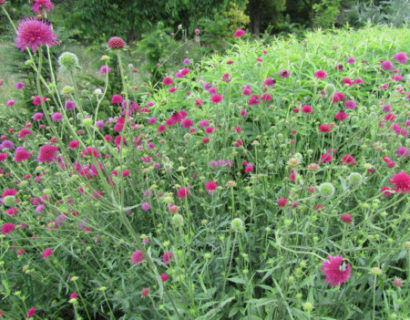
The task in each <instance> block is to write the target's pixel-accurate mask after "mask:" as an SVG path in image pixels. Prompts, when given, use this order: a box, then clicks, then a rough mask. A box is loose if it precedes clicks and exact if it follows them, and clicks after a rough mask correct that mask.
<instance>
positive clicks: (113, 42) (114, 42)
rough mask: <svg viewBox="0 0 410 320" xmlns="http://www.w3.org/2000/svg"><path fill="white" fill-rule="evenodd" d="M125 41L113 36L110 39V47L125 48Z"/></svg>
mask: <svg viewBox="0 0 410 320" xmlns="http://www.w3.org/2000/svg"><path fill="white" fill-rule="evenodd" d="M124 46H125V41H124V40H122V38H120V37H111V38H110V39H109V40H108V47H109V48H111V49H121V48H124Z"/></svg>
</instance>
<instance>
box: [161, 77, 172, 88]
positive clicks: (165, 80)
mask: <svg viewBox="0 0 410 320" xmlns="http://www.w3.org/2000/svg"><path fill="white" fill-rule="evenodd" d="M162 83H163V84H164V85H166V86H169V85H171V84H173V83H174V80H172V78H171V77H165V78H164V80H162Z"/></svg>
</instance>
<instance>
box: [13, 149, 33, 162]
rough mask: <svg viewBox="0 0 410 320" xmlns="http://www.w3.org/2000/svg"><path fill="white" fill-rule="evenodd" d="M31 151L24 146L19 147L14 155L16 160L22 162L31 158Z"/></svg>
mask: <svg viewBox="0 0 410 320" xmlns="http://www.w3.org/2000/svg"><path fill="white" fill-rule="evenodd" d="M30 157H31V153H30V152H28V151H27V150H26V149H25V148H24V147H17V148H16V153H15V155H14V160H15V161H17V162H21V161H24V160H27V159H30Z"/></svg>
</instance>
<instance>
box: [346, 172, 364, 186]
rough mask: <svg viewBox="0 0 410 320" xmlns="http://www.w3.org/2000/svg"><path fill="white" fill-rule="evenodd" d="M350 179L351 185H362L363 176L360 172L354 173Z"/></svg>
mask: <svg viewBox="0 0 410 320" xmlns="http://www.w3.org/2000/svg"><path fill="white" fill-rule="evenodd" d="M348 179H349V183H350V184H351V185H354V186H358V185H359V184H361V183H362V175H361V174H360V173H358V172H352V173H351V174H350V176H349V178H348Z"/></svg>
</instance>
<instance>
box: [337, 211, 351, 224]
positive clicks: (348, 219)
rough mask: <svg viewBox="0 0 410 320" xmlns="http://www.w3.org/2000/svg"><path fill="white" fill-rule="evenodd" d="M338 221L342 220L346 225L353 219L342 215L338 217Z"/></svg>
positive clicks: (349, 215)
mask: <svg viewBox="0 0 410 320" xmlns="http://www.w3.org/2000/svg"><path fill="white" fill-rule="evenodd" d="M340 220H342V221H343V222H346V223H352V221H353V217H352V215H351V214H349V213H344V214H342V215H341V216H340Z"/></svg>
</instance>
